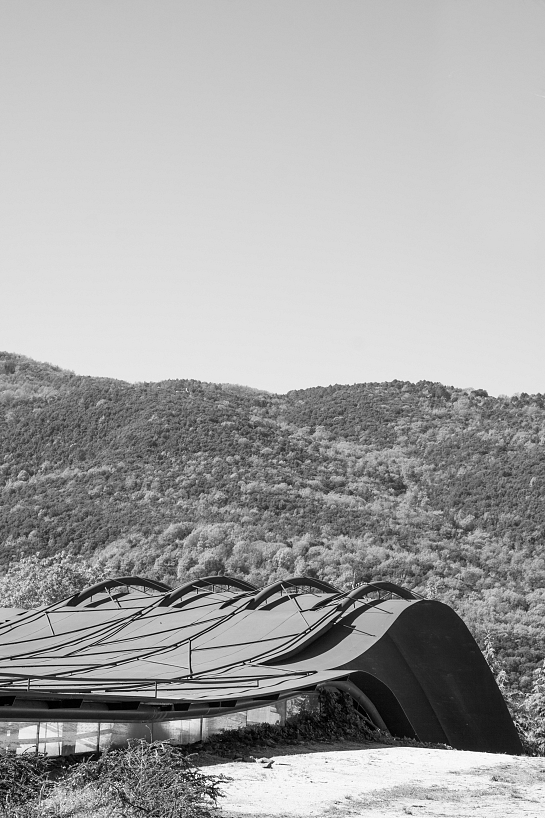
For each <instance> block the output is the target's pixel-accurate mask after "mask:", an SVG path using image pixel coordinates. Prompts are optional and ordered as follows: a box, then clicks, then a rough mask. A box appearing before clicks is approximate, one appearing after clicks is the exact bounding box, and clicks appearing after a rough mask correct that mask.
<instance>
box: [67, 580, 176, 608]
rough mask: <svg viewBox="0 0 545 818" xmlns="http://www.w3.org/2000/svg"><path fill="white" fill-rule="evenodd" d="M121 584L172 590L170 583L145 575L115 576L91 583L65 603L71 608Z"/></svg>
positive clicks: (161, 590) (154, 589)
mask: <svg viewBox="0 0 545 818" xmlns="http://www.w3.org/2000/svg"><path fill="white" fill-rule="evenodd" d="M120 585H131V586H134V587H136V588H151V589H152V590H153V591H160V592H161V593H165V592H168V591H172V588H171V587H170V585H165V583H164V582H157V580H154V579H144V578H143V577H113V578H112V579H104V580H102V582H97V583H96V584H95V585H90V586H89V588H84V589H83V591H79V592H78V593H77V594H74V596H73V597H71V598H70V599H69V600H68V602H65V603H64V604H65V605H66V606H67V607H69V608H75V607H76V606H77V605H81V604H82V602H85V601H86V600H87V599H90V598H91V597H92V596H94V595H95V594H101V593H103V592H104V591H110V590H111V589H112V588H118V587H119V586H120Z"/></svg>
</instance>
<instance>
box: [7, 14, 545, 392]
mask: <svg viewBox="0 0 545 818" xmlns="http://www.w3.org/2000/svg"><path fill="white" fill-rule="evenodd" d="M544 43H545V2H542V1H541V0H511V2H505V0H410V2H407V0H78V1H77V2H74V0H50V2H44V0H0V299H1V302H2V307H3V309H2V319H1V321H0V349H3V350H7V351H9V352H13V353H19V354H23V355H27V356H30V357H32V358H35V359H37V360H41V361H49V362H51V363H54V364H57V365H59V366H62V367H64V368H67V369H70V370H73V371H75V372H77V373H78V374H84V375H101V376H109V377H115V378H121V379H124V380H128V381H158V380H163V379H166V378H195V379H198V380H203V381H214V382H219V383H239V384H245V385H249V386H253V387H256V388H259V389H266V390H269V391H272V392H286V391H287V390H289V389H296V388H305V387H309V386H317V385H328V384H334V383H361V382H368V381H389V380H393V379H395V378H397V379H400V380H409V381H419V380H431V381H440V382H442V383H445V384H447V385H454V386H459V387H468V386H473V387H474V388H484V389H487V390H488V391H489V393H490V394H494V395H497V394H513V393H516V392H521V391H524V392H528V393H535V392H545V367H544V365H543V358H544V353H545V315H544V308H545V47H544Z"/></svg>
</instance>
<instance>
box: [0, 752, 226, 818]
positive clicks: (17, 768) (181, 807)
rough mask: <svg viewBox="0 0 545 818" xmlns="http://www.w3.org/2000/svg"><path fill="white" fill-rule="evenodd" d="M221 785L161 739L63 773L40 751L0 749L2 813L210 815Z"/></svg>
mask: <svg viewBox="0 0 545 818" xmlns="http://www.w3.org/2000/svg"><path fill="white" fill-rule="evenodd" d="M220 784H221V779H220V778H217V777H212V776H207V775H204V774H203V773H201V772H200V770H198V769H197V768H196V767H195V766H194V765H193V764H192V762H191V759H190V758H188V757H187V754H186V753H185V752H184V751H183V750H182V749H181V748H179V747H174V746H172V745H170V744H167V743H162V742H155V743H153V744H147V743H146V742H144V741H133V742H131V743H130V744H129V746H128V747H127V748H126V749H122V750H112V751H109V752H107V753H103V754H102V755H101V756H100V758H98V759H94V760H89V761H81V762H78V763H76V764H72V765H71V766H68V767H66V768H65V769H64V771H62V772H60V771H59V768H58V766H57V768H55V763H54V760H52V759H48V758H47V757H45V756H43V755H39V754H32V755H29V754H25V755H22V756H16V755H15V754H13V753H5V754H0V809H1V811H2V812H1V814H3V815H4V816H6V818H34V816H36V818H38V816H42V817H43V818H69V816H74V818H75V816H80V818H87V817H89V818H91V816H93V818H94V816H96V818H118V817H119V818H120V817H121V816H124V817H126V818H136V816H140V818H142V816H147V818H211V815H212V810H213V807H214V806H215V805H216V802H217V800H218V798H219V797H220V795H221V791H220Z"/></svg>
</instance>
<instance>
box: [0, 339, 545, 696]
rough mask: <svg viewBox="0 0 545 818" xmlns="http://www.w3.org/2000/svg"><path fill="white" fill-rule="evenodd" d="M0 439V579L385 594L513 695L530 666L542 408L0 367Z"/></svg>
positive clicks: (542, 566) (21, 364) (372, 386)
mask: <svg viewBox="0 0 545 818" xmlns="http://www.w3.org/2000/svg"><path fill="white" fill-rule="evenodd" d="M0 439H1V450H0V487H1V489H2V503H1V506H0V542H1V543H2V547H1V550H0V562H1V568H2V571H3V572H4V573H5V572H6V570H7V569H8V566H9V564H10V563H12V567H11V569H10V570H11V571H12V572H13V571H14V570H15V569H14V566H13V563H14V562H16V561H18V560H20V559H21V558H24V557H29V556H32V555H36V554H38V555H40V557H41V558H50V557H52V556H54V555H56V554H58V553H59V552H60V551H64V552H68V553H69V554H70V553H72V554H74V555H76V554H77V555H79V557H80V558H84V559H85V560H87V561H89V560H90V561H94V563H95V565H96V564H97V560H98V563H99V564H100V565H101V566H102V567H103V568H104V570H107V571H108V572H109V573H120V572H121V573H123V574H127V573H137V574H144V575H148V576H151V577H156V578H158V579H161V580H164V581H166V582H168V583H170V584H178V583H180V581H183V580H185V579H189V578H193V577H198V576H204V575H206V574H212V573H228V574H233V575H237V576H240V577H244V578H247V579H248V580H249V581H251V582H253V583H255V584H256V585H262V584H265V583H267V582H270V581H272V580H274V579H277V578H282V577H286V576H289V575H290V574H308V575H311V576H317V577H321V578H323V579H325V580H328V581H330V582H333V583H336V584H338V585H340V586H343V587H345V588H347V587H351V586H352V585H354V584H357V583H361V582H365V581H369V580H373V579H379V578H380V579H390V580H393V581H394V582H397V583H400V584H403V585H405V586H407V587H409V588H411V589H413V590H416V591H417V592H419V593H422V594H425V595H428V596H433V597H435V598H438V599H441V600H444V601H445V602H448V603H449V604H450V605H452V606H453V607H455V609H456V610H457V611H458V612H459V613H460V614H461V615H462V616H463V617H464V619H465V621H466V622H467V623H468V625H469V626H470V627H471V629H472V630H473V632H474V633H475V635H476V636H477V638H478V639H479V640H480V642H481V644H483V645H484V642H485V639H486V638H487V634H488V640H489V643H490V640H492V643H493V645H494V649H495V651H496V654H497V656H498V657H499V658H498V661H501V663H502V664H503V666H504V668H505V670H506V672H507V674H508V676H509V677H510V679H511V680H512V681H516V683H517V684H519V685H520V686H521V688H522V689H528V688H529V686H530V684H531V678H532V672H533V671H534V669H535V668H536V667H537V665H538V663H539V662H540V661H541V660H542V659H543V656H544V654H545V649H544V636H543V622H544V621H545V555H544V548H543V541H544V537H545V508H544V505H543V495H544V491H545V456H544V443H545V396H543V395H527V394H524V393H523V394H521V395H518V396H515V397H498V398H493V397H490V396H488V395H487V393H486V392H485V391H484V390H482V389H458V388H454V387H450V386H449V387H445V386H443V385H441V384H438V383H431V382H427V381H421V382H419V383H417V384H413V383H407V382H401V381H392V382H390V383H366V384H354V385H352V386H342V385H335V386H329V387H325V388H321V387H319V388H315V389H305V390H298V391H293V392H289V393H288V394H287V395H272V394H268V393H265V392H260V391H258V390H253V389H250V388H246V387H240V386H233V385H227V384H210V383H202V382H199V381H194V380H176V381H164V382H161V383H139V384H129V383H124V382H122V381H116V380H111V379H107V378H91V377H80V376H77V375H74V374H73V373H71V372H67V371H64V370H61V369H59V368H58V367H55V366H51V365H49V364H42V363H38V362H36V361H33V360H30V359H28V358H24V357H22V356H19V355H14V354H9V353H0ZM0 602H1V600H0Z"/></svg>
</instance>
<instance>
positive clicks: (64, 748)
mask: <svg viewBox="0 0 545 818" xmlns="http://www.w3.org/2000/svg"><path fill="white" fill-rule="evenodd" d="M317 702H318V697H317V696H316V695H315V694H306V695H300V696H295V697H294V698H292V699H287V700H285V701H281V702H277V703H276V704H271V705H267V706H266V707H257V708H255V709H252V710H243V711H242V712H240V713H229V714H227V715H225V716H213V717H211V718H196V719H183V720H178V721H159V722H105V721H103V722H83V721H82V722H79V721H41V722H38V723H36V722H34V723H31V722H24V721H20V722H17V721H3V722H0V751H1V750H15V751H16V752H17V753H18V754H20V753H24V752H25V751H29V750H30V751H31V750H36V749H38V750H39V751H40V752H41V753H47V755H50V756H59V755H72V754H74V753H89V752H96V751H97V750H107V749H108V748H109V747H112V748H113V747H123V746H124V745H126V744H127V741H128V740H129V739H145V740H146V741H171V742H173V743H174V744H193V743H194V742H196V741H205V740H206V739H207V738H209V737H210V736H213V735H216V734H217V733H223V732H224V731H225V730H238V729H240V728H241V727H249V726H252V725H256V724H279V725H282V724H285V723H286V720H289V719H291V718H294V717H295V716H297V715H299V714H300V713H301V712H303V711H305V710H306V711H308V710H315V709H316V708H317V707H318V703H317Z"/></svg>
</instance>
